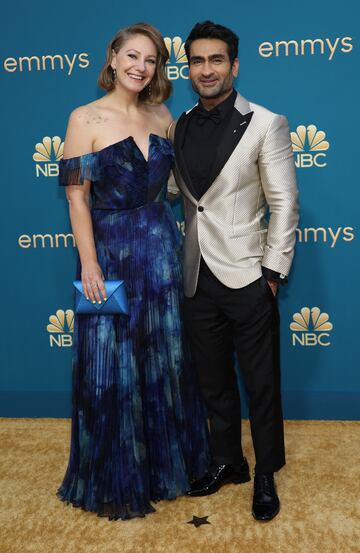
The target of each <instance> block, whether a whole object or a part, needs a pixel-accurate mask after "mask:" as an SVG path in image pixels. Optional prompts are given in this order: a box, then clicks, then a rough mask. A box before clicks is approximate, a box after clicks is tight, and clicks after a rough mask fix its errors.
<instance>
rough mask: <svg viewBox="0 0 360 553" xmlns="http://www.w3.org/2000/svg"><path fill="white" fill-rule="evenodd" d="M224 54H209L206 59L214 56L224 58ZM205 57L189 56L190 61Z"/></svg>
mask: <svg viewBox="0 0 360 553" xmlns="http://www.w3.org/2000/svg"><path fill="white" fill-rule="evenodd" d="M225 57H226V56H225V54H211V55H210V56H208V59H209V60H212V59H214V58H222V59H225ZM204 59H205V56H190V61H193V60H204Z"/></svg>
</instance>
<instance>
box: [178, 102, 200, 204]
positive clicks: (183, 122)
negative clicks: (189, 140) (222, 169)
mask: <svg viewBox="0 0 360 553" xmlns="http://www.w3.org/2000/svg"><path fill="white" fill-rule="evenodd" d="M190 111H191V110H190ZM190 111H188V112H184V113H183V114H182V115H181V116H180V117H179V119H178V120H177V122H176V127H175V134H174V150H175V157H176V164H177V167H178V170H179V172H180V174H181V176H182V179H183V181H184V183H185V186H186V187H187V188H188V190H189V192H190V193H191V195H192V196H194V198H196V192H195V190H194V188H193V185H192V182H191V178H190V175H189V172H188V169H187V166H186V162H185V158H184V154H183V144H184V140H185V134H186V131H187V126H188V124H189V120H190V117H188V115H189V113H190Z"/></svg>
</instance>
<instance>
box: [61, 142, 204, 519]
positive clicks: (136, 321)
mask: <svg viewBox="0 0 360 553" xmlns="http://www.w3.org/2000/svg"><path fill="white" fill-rule="evenodd" d="M172 163H173V149H172V145H171V143H170V141H168V140H167V139H165V138H162V137H160V136H158V135H155V134H151V135H150V137H149V152H148V160H147V161H146V160H145V158H144V156H143V154H142V153H141V151H140V149H139V148H138V146H137V145H136V143H135V141H134V139H133V138H132V137H129V138H126V139H125V140H121V141H119V142H117V143H115V144H111V145H110V146H107V147H106V148H103V149H102V150H100V151H98V152H93V153H89V154H85V155H83V156H80V157H75V158H70V159H66V160H62V161H61V162H60V184H61V185H64V186H67V185H71V184H82V183H83V181H84V179H88V180H90V181H91V206H92V207H91V216H92V224H93V232H94V237H95V243H96V251H97V257H98V261H99V264H100V267H101V268H102V270H103V273H104V276H105V279H107V280H115V279H123V280H124V281H125V284H126V292H127V296H128V301H129V312H130V316H129V317H126V316H121V315H114V316H113V315H107V316H106V315H103V316H99V315H95V316H89V315H78V316H76V319H75V334H74V359H73V412H72V434H71V448H70V458H69V463H68V468H67V471H66V474H65V477H64V481H63V483H62V485H61V487H60V488H59V490H58V495H59V496H60V498H61V499H63V500H64V501H66V502H70V503H72V504H73V505H74V506H77V507H82V508H83V509H85V510H88V511H93V512H96V513H97V514H98V515H101V516H108V517H109V518H110V519H118V518H121V519H128V518H131V517H136V516H144V515H145V514H146V513H150V512H152V511H154V507H153V505H152V504H151V502H156V501H158V500H160V499H173V498H175V497H177V496H179V495H182V494H184V492H185V491H186V490H187V489H188V488H189V481H191V480H192V479H195V478H198V477H200V476H201V475H203V473H204V472H206V470H207V468H208V445H207V428H206V423H205V418H204V413H203V407H202V403H201V401H200V400H199V397H198V393H197V388H196V383H195V382H194V371H193V368H192V366H191V364H190V361H189V357H188V351H187V346H186V343H185V341H184V335H183V327H182V322H181V310H182V298H183V295H182V275H181V238H180V234H179V232H178V229H177V226H176V223H175V220H174V216H173V214H172V211H171V208H170V205H169V203H168V202H167V201H166V192H167V181H168V178H169V172H170V170H171V166H172ZM77 277H78V278H79V277H80V267H79V268H78V275H77Z"/></svg>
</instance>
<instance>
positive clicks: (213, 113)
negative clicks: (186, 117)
mask: <svg viewBox="0 0 360 553" xmlns="http://www.w3.org/2000/svg"><path fill="white" fill-rule="evenodd" d="M195 115H196V122H197V124H198V125H199V126H202V125H204V124H205V123H206V121H212V122H213V123H214V124H215V125H219V124H220V123H221V115H220V111H219V110H218V109H217V108H213V109H212V110H210V111H205V110H204V109H200V108H197V109H196V112H195Z"/></svg>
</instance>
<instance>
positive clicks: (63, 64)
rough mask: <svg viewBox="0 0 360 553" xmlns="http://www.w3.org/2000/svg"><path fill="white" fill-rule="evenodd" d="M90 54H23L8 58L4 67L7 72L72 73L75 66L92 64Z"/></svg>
mask: <svg viewBox="0 0 360 553" xmlns="http://www.w3.org/2000/svg"><path fill="white" fill-rule="evenodd" d="M88 57H89V54H87V53H86V52H81V54H70V55H68V54H46V55H44V56H21V57H19V58H6V59H5V60H4V61H3V68H4V69H5V71H6V72H7V73H15V72H20V73H23V72H29V73H31V72H32V71H58V70H60V71H65V72H66V73H67V75H69V76H70V75H71V74H72V72H73V70H74V68H75V67H78V68H79V69H86V68H87V67H89V65H90V61H89V60H88Z"/></svg>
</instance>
